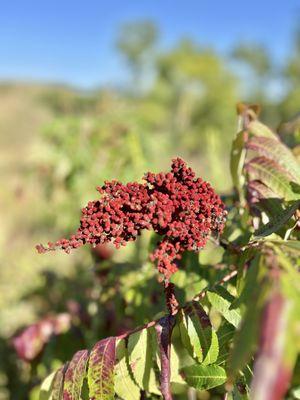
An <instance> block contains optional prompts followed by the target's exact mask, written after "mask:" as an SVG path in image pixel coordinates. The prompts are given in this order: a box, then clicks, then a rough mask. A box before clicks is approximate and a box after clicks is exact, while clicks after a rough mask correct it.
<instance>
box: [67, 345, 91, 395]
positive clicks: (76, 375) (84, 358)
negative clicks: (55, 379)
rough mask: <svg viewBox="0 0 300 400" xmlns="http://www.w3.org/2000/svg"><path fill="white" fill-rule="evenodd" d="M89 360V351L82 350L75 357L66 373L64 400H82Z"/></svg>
mask: <svg viewBox="0 0 300 400" xmlns="http://www.w3.org/2000/svg"><path fill="white" fill-rule="evenodd" d="M88 358H89V353H88V351H87V350H80V351H78V352H77V353H76V354H75V355H74V356H73V358H72V360H71V362H70V364H69V366H68V368H67V371H66V373H65V380H64V392H63V400H80V398H81V397H80V395H81V389H82V385H83V380H84V378H85V375H86V366H87V362H88Z"/></svg>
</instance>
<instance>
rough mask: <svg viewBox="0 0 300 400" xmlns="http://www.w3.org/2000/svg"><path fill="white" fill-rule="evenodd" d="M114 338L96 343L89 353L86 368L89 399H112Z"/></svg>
mask: <svg viewBox="0 0 300 400" xmlns="http://www.w3.org/2000/svg"><path fill="white" fill-rule="evenodd" d="M115 345H116V338H115V337H109V338H107V339H103V340H101V341H100V342H98V343H97V344H96V345H95V346H94V348H93V349H92V351H91V354H90V358H89V366H88V385H89V394H90V397H91V398H93V399H94V400H110V399H113V398H114V365H115Z"/></svg>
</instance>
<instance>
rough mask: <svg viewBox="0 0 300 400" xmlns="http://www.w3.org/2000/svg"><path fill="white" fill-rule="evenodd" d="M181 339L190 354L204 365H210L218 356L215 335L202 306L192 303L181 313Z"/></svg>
mask: <svg viewBox="0 0 300 400" xmlns="http://www.w3.org/2000/svg"><path fill="white" fill-rule="evenodd" d="M179 329H180V334H181V339H182V342H183V344H185V345H186V348H187V350H188V351H189V352H190V354H191V355H192V356H193V357H195V358H197V360H198V361H199V362H202V363H203V364H204V365H208V364H212V363H214V362H215V361H216V359H217V358H218V354H219V344H218V338H217V334H216V332H215V331H214V329H213V328H212V326H211V323H210V320H209V317H208V315H207V314H206V313H205V311H204V309H203V308H202V306H201V305H200V304H199V303H197V302H192V303H190V304H189V306H188V307H186V308H185V310H184V311H182V314H181V321H180V325H179Z"/></svg>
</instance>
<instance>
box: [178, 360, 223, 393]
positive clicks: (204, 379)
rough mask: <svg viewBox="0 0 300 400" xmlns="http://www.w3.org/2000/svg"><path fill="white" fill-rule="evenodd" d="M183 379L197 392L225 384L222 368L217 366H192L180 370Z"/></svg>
mask: <svg viewBox="0 0 300 400" xmlns="http://www.w3.org/2000/svg"><path fill="white" fill-rule="evenodd" d="M182 372H183V378H184V380H185V381H186V382H187V384H188V385H190V386H192V387H194V388H196V389H198V390H208V389H212V388H214V387H216V386H220V385H222V384H223V383H225V382H226V379H227V376H226V372H225V370H224V369H223V368H221V367H219V366H217V365H201V364H194V365H191V366H189V367H185V368H183V370H182Z"/></svg>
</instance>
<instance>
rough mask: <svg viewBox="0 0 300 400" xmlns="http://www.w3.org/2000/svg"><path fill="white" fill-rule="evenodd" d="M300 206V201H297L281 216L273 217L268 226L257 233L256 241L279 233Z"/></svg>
mask: <svg viewBox="0 0 300 400" xmlns="http://www.w3.org/2000/svg"><path fill="white" fill-rule="evenodd" d="M299 204H300V201H299V200H297V201H295V202H294V203H293V204H292V205H290V206H289V207H288V208H286V209H285V210H283V211H282V212H281V213H280V214H279V215H277V216H276V217H273V218H272V219H271V220H270V221H269V222H268V223H267V224H266V225H264V226H262V227H261V228H259V229H258V230H257V231H255V236H256V237H255V239H259V237H265V236H269V235H271V234H272V233H274V232H277V231H278V230H279V229H280V228H282V227H283V226H284V225H285V224H286V223H287V222H288V221H289V220H290V218H291V217H292V216H293V215H294V214H295V212H296V210H297V209H298V207H299Z"/></svg>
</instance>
